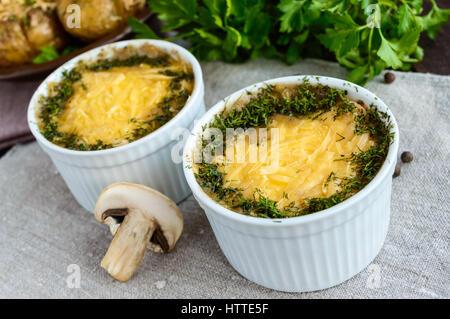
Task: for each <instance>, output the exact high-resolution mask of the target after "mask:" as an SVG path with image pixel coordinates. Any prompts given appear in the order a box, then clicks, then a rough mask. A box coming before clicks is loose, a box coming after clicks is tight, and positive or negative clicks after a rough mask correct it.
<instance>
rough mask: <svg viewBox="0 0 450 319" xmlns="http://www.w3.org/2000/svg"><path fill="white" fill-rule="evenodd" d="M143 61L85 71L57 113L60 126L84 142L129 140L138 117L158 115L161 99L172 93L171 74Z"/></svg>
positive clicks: (120, 142)
mask: <svg viewBox="0 0 450 319" xmlns="http://www.w3.org/2000/svg"><path fill="white" fill-rule="evenodd" d="M161 70H162V69H158V68H154V67H150V66H148V65H140V66H134V67H117V68H113V69H111V70H108V71H101V72H92V71H85V72H83V77H82V81H81V82H80V83H77V84H76V85H75V86H74V89H75V90H74V94H73V96H72V97H71V98H70V100H69V101H68V103H67V105H66V107H65V109H64V111H63V113H62V114H61V115H60V116H59V117H58V130H59V131H61V132H63V133H72V132H74V133H76V134H77V135H78V136H79V137H80V138H81V139H82V140H83V142H85V143H87V144H95V143H96V142H97V141H98V140H101V141H103V142H104V143H106V144H113V145H116V146H118V145H121V144H124V143H127V141H126V140H125V137H126V136H127V135H128V134H129V133H130V132H132V131H133V129H134V128H135V127H136V126H137V124H136V123H137V122H138V121H145V120H149V119H151V118H153V117H154V116H155V115H158V113H159V108H158V103H159V102H161V101H162V100H163V98H164V97H166V96H168V95H169V94H170V89H169V85H170V82H171V80H172V77H170V76H167V75H164V74H160V73H159V71H161Z"/></svg>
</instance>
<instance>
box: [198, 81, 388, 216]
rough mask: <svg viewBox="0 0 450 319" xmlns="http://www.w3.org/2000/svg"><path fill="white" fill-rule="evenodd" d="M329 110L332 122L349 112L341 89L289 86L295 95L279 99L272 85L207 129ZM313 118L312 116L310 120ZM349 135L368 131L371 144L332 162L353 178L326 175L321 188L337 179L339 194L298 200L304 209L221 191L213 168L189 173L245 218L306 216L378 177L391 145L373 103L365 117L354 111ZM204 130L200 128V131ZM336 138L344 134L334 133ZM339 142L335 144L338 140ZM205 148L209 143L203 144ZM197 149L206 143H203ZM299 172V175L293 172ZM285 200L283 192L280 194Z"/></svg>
mask: <svg viewBox="0 0 450 319" xmlns="http://www.w3.org/2000/svg"><path fill="white" fill-rule="evenodd" d="M331 110H334V112H335V116H334V119H336V118H337V117H339V116H341V115H342V114H344V113H353V112H354V111H355V105H354V104H353V103H351V102H350V100H349V99H348V98H347V97H346V93H345V91H343V90H339V89H334V88H330V87H328V86H323V85H315V86H313V85H311V84H309V83H308V81H303V83H302V84H301V85H298V86H297V87H295V94H294V95H293V96H290V97H289V98H287V97H284V96H283V92H282V91H280V90H278V89H277V88H276V87H275V86H271V85H268V86H266V87H263V88H261V89H260V90H259V91H258V92H257V93H256V94H255V95H253V96H252V97H251V98H250V100H249V102H248V103H247V104H246V105H244V106H242V107H240V108H239V109H238V108H234V107H232V108H231V109H228V110H224V111H223V112H221V113H220V114H218V115H216V116H215V117H214V119H213V121H212V122H211V123H210V124H209V125H208V127H210V128H218V129H220V130H221V131H222V132H223V133H224V141H223V143H224V144H225V133H226V129H227V128H243V129H247V128H250V127H261V126H267V124H268V123H269V121H270V118H271V116H272V115H275V114H282V115H287V116H296V117H298V116H309V115H313V114H323V113H325V112H328V111H331ZM315 118H316V117H315ZM354 121H355V131H354V133H355V134H358V135H359V134H364V133H369V134H370V136H371V137H373V138H374V140H375V141H376V145H374V146H371V147H370V148H369V149H368V150H366V151H360V152H358V153H353V154H350V155H349V156H342V157H341V158H340V159H338V160H342V161H348V162H350V164H351V166H352V168H353V171H354V172H355V176H353V177H351V178H339V177H337V176H336V174H335V173H334V172H331V173H330V175H329V176H328V178H327V179H326V181H325V186H328V184H329V183H330V182H331V181H335V182H336V181H338V182H339V184H338V185H339V186H340V190H339V191H337V192H336V193H335V194H333V195H331V196H329V197H325V198H304V199H303V200H304V201H305V202H306V206H305V207H295V202H294V201H293V202H291V203H290V204H289V205H287V206H285V207H283V208H280V207H278V206H277V202H276V201H274V200H272V199H270V198H267V197H265V196H264V195H263V194H262V193H261V191H260V190H255V192H254V196H253V198H252V199H247V198H245V197H244V196H243V194H242V190H240V189H238V188H227V187H224V182H225V180H224V178H225V177H224V173H223V171H222V170H221V166H222V165H219V164H210V163H206V162H202V163H200V164H198V165H197V168H198V172H197V173H196V174H195V177H196V179H197V181H198V182H199V184H200V186H201V187H202V188H203V189H205V190H206V191H207V192H208V193H210V195H211V196H212V197H213V198H215V200H217V201H218V202H220V203H221V204H224V205H226V206H228V207H230V208H232V209H234V210H236V211H238V212H241V213H243V214H246V215H250V216H255V217H263V218H287V217H295V216H302V215H307V214H312V213H315V212H318V211H321V210H324V209H327V208H330V207H332V206H334V205H336V204H339V203H341V202H342V201H344V200H346V199H347V198H349V197H351V196H352V195H354V194H355V193H357V192H358V191H360V190H361V189H362V188H363V187H364V186H366V185H367V184H368V183H369V182H370V181H371V180H372V179H373V178H374V177H375V175H376V174H377V173H378V171H379V169H380V168H381V166H382V165H383V163H384V160H385V158H386V156H387V153H388V151H389V146H390V144H391V142H392V138H393V133H391V132H390V131H391V127H392V126H391V123H390V121H389V116H388V115H387V114H386V113H383V112H381V111H379V110H377V108H376V107H375V106H374V105H371V106H370V109H368V111H367V113H365V114H360V113H358V112H355V113H354ZM206 128H207V127H206V126H205V129H206ZM338 135H339V136H340V137H341V139H340V140H342V139H345V137H344V136H342V135H340V134H338ZM340 140H339V141H340ZM209 145H211V144H209ZM202 147H203V149H204V148H205V147H206V143H203V146H202ZM298 172H299V171H298ZM283 198H285V199H287V194H286V196H285V193H283Z"/></svg>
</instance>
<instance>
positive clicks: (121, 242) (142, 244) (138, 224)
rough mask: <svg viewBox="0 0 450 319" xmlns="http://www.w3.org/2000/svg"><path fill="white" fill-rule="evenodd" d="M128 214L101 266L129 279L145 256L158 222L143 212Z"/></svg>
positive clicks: (115, 274) (121, 277) (123, 279)
mask: <svg viewBox="0 0 450 319" xmlns="http://www.w3.org/2000/svg"><path fill="white" fill-rule="evenodd" d="M130 216H132V214H128V215H126V216H125V218H124V220H123V222H122V224H121V225H120V227H119V228H118V229H117V232H116V234H115V236H114V239H113V240H112V242H111V245H110V246H109V249H108V251H107V252H106V255H105V257H104V258H103V260H102V263H101V266H102V267H103V268H104V269H106V270H107V271H108V272H109V273H110V274H111V276H113V277H114V278H116V279H118V280H120V281H124V282H125V281H128V280H129V279H130V278H131V277H132V276H133V274H134V273H135V271H136V270H137V268H138V267H139V265H140V264H141V262H142V259H143V258H144V254H145V250H146V249H147V246H148V243H149V242H150V239H151V238H152V236H153V233H154V231H155V230H156V228H157V225H156V223H155V222H154V221H153V220H152V219H149V218H146V217H145V216H143V215H141V214H134V216H132V217H131V218H130Z"/></svg>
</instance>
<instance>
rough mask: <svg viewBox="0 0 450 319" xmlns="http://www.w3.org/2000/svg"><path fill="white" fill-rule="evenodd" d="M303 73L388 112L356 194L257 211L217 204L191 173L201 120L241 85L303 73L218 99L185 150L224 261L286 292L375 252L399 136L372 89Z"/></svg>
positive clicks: (323, 281)
mask: <svg viewBox="0 0 450 319" xmlns="http://www.w3.org/2000/svg"><path fill="white" fill-rule="evenodd" d="M307 78H308V79H309V81H310V83H312V84H315V83H320V84H324V85H328V86H330V87H334V88H339V89H343V90H347V92H348V96H349V97H350V98H351V99H354V100H362V101H364V103H365V104H366V105H370V104H372V103H374V104H375V105H377V106H378V109H379V110H382V111H384V112H387V113H388V114H389V115H390V117H391V121H392V124H393V129H392V131H393V132H394V133H395V137H394V141H393V143H392V145H391V147H390V149H389V153H388V155H387V158H386V161H385V163H384V164H383V166H382V168H381V170H380V171H379V172H378V174H377V176H376V177H375V178H374V179H373V180H372V181H371V182H370V183H369V184H368V185H367V186H366V187H365V188H364V189H362V190H361V191H360V192H358V193H357V194H355V195H354V196H352V197H350V198H349V199H347V200H345V201H344V202H342V203H340V204H338V205H336V206H334V207H331V208H329V209H326V210H324V211H321V212H317V213H315V214H311V215H307V216H301V217H294V218H289V219H263V218H256V217H250V216H245V215H241V214H238V213H235V212H233V211H231V210H228V209H226V208H225V207H223V206H221V205H219V204H217V203H216V202H215V201H214V200H213V199H211V198H210V197H209V196H208V195H207V194H206V193H205V192H204V191H203V190H202V188H201V187H200V186H199V184H198V183H197V181H196V179H195V176H194V173H193V171H192V153H193V150H194V148H195V146H196V140H197V138H198V136H199V135H200V134H201V132H202V126H203V125H205V124H207V123H209V122H210V121H211V120H212V119H213V117H214V115H215V114H217V113H219V112H220V111H221V110H223V109H224V107H225V106H226V105H230V104H229V103H232V102H233V101H235V100H236V99H237V98H239V97H240V96H241V95H243V94H244V93H245V92H246V91H255V90H256V89H258V88H259V87H261V86H262V85H264V84H265V83H272V84H274V83H301V82H302V81H303V79H304V76H295V77H285V78H279V79H274V80H270V81H266V82H263V83H258V84H255V85H252V86H249V87H247V88H245V89H243V90H240V91H238V92H236V93H234V94H232V95H231V96H230V97H228V98H226V99H225V100H223V101H221V102H219V103H217V104H216V105H215V106H214V107H212V108H211V109H210V110H209V111H208V112H207V113H206V114H205V115H204V116H203V118H202V119H201V120H200V121H199V122H198V123H197V124H196V125H195V128H194V130H193V134H192V135H191V137H190V138H189V139H188V141H187V143H186V146H185V149H184V155H183V158H184V165H183V167H184V173H185V175H186V179H187V181H188V184H189V186H190V187H191V189H192V192H193V194H194V196H195V198H196V199H197V201H198V202H199V204H200V206H201V207H202V208H203V209H204V210H205V213H206V216H207V217H208V220H209V222H210V224H211V227H212V229H213V231H214V234H215V236H216V239H217V241H218V243H219V245H220V248H221V249H222V251H223V253H224V254H225V256H226V258H227V259H228V261H229V262H230V264H231V265H232V266H233V267H234V269H236V270H237V271H238V272H239V273H240V274H241V275H243V276H244V277H246V278H248V279H249V280H251V281H253V282H255V283H257V284H259V285H262V286H265V287H268V288H272V289H276V290H281V291H287V292H306V291H314V290H320V289H325V288H329V287H332V286H334V285H337V284H340V283H342V282H343V281H345V280H347V279H349V278H351V277H352V276H354V275H356V274H357V273H359V272H360V271H361V270H362V269H364V268H365V267H366V266H367V265H369V264H370V263H371V262H372V260H373V259H374V258H375V256H376V255H377V254H378V253H379V251H380V249H381V247H382V245H383V242H384V239H385V237H386V233H387V230H388V225H389V215H390V200H391V185H392V174H393V172H394V168H395V165H396V161H397V150H398V144H399V132H398V128H397V123H396V121H395V119H394V116H393V114H392V113H391V111H390V110H389V109H388V107H387V106H386V105H385V104H384V103H383V102H382V101H381V100H380V99H379V98H377V97H376V96H375V95H374V94H372V93H371V92H369V91H367V90H366V89H364V88H362V87H360V86H357V85H354V84H353V83H349V82H346V81H343V80H339V79H335V78H329V77H316V76H308V77H307Z"/></svg>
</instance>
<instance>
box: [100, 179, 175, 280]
mask: <svg viewBox="0 0 450 319" xmlns="http://www.w3.org/2000/svg"><path fill="white" fill-rule="evenodd" d="M94 213H95V218H96V219H97V220H98V221H99V222H101V223H102V224H107V225H109V227H110V230H111V233H112V234H113V235H114V239H113V240H112V242H111V245H110V246H109V249H108V251H107V252H106V255H105V257H104V258H103V260H102V263H101V266H102V267H103V268H105V269H106V270H107V271H108V272H109V274H110V275H111V276H113V277H114V278H116V279H118V280H120V281H128V280H129V279H130V278H131V277H132V276H133V274H134V273H135V271H136V270H137V268H138V267H139V265H140V264H141V262H142V259H143V258H144V254H145V250H146V248H148V249H150V250H151V251H153V252H160V253H168V252H170V251H172V249H173V248H174V247H175V244H176V243H177V241H178V238H180V235H181V232H182V231H183V217H182V216H181V212H180V210H179V208H178V207H177V205H176V204H175V203H174V202H173V201H172V200H171V199H169V198H167V197H166V196H164V195H163V194H161V193H160V192H158V191H156V190H154V189H151V188H148V187H145V186H142V185H137V184H131V183H117V184H113V185H111V186H109V187H107V188H106V189H105V190H104V191H103V192H102V194H101V195H100V196H99V198H98V200H97V204H96V205H95V211H94Z"/></svg>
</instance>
